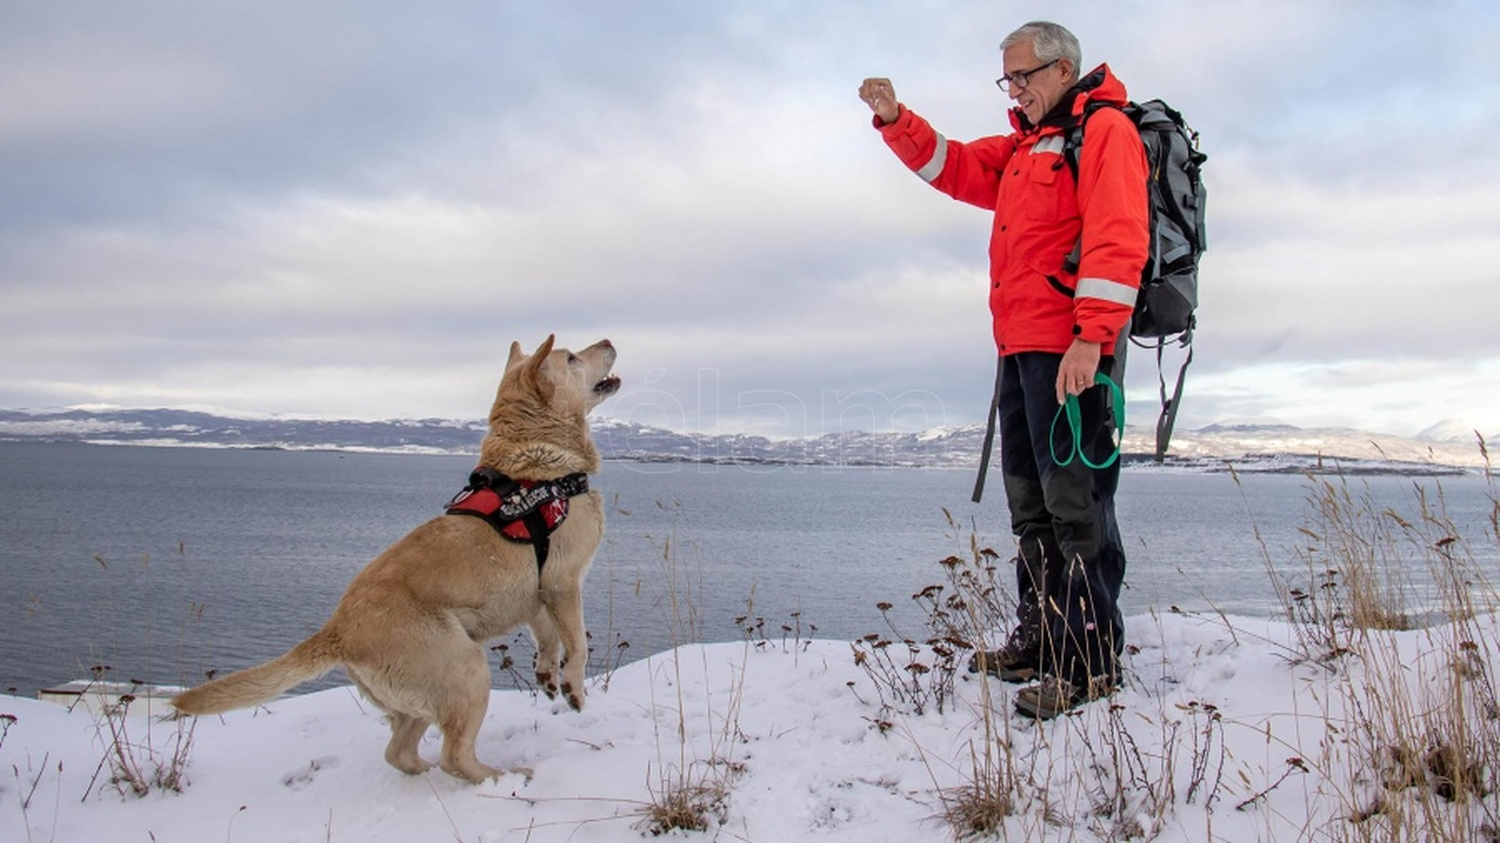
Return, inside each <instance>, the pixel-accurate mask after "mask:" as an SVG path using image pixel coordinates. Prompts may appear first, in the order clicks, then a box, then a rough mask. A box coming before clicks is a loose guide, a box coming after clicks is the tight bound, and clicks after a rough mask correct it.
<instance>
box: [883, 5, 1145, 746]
mask: <svg viewBox="0 0 1500 843" xmlns="http://www.w3.org/2000/svg"><path fill="white" fill-rule="evenodd" d="M1000 49H1001V52H1002V57H1003V62H1004V75H1003V76H1001V77H1000V78H999V79H997V80H996V83H997V84H998V85H999V86H1000V89H1001V90H1002V91H1004V92H1005V93H1006V94H1007V95H1009V97H1010V99H1011V100H1013V101H1014V103H1015V105H1014V107H1013V108H1012V109H1011V111H1010V122H1011V125H1012V127H1013V129H1014V131H1013V132H1012V133H1011V134H1008V135H997V136H994V137H986V138H981V139H979V140H975V141H971V142H969V143H960V142H958V141H952V140H948V139H946V138H944V137H943V136H942V135H941V134H939V133H938V132H936V131H935V130H934V129H933V128H932V127H931V126H930V125H929V124H928V123H927V121H925V120H923V119H922V118H921V117H919V116H917V115H916V114H915V113H913V112H912V111H911V110H909V109H907V108H906V107H905V106H904V105H902V104H901V103H899V102H898V101H897V99H896V94H895V91H894V89H893V88H892V87H891V82H890V80H889V79H878V78H877V79H866V80H865V81H864V84H862V85H861V86H860V91H859V94H860V98H861V99H863V100H864V101H865V102H866V103H867V104H868V105H869V106H870V109H871V110H872V111H873V112H874V113H875V120H874V122H875V126H876V128H878V129H879V130H880V133H881V135H882V136H883V138H884V139H885V142H886V143H887V144H888V145H889V146H890V148H891V150H892V151H894V152H895V153H896V155H897V156H898V157H899V158H900V159H901V160H902V162H903V163H905V164H906V166H907V167H909V168H910V169H911V170H912V171H913V172H915V173H916V174H917V175H919V176H921V177H922V178H923V179H924V180H926V181H927V182H928V183H929V184H931V185H932V186H933V187H935V188H937V189H938V190H940V191H942V192H943V193H946V194H948V195H949V196H951V197H953V198H954V199H958V200H960V201H963V202H967V203H970V204H972V205H977V206H979V207H981V208H984V209H986V210H989V211H991V212H993V213H994V215H995V217H994V224H993V228H992V229H991V233H990V250H989V254H990V288H989V299H990V312H991V315H992V316H993V325H994V336H995V344H996V346H997V347H998V349H999V358H1000V359H999V371H998V374H997V380H996V405H997V408H998V417H999V429H1000V464H1001V472H1002V475H1003V477H1004V482H1005V494H1006V499H1007V501H1008V504H1009V508H1010V518H1011V528H1012V531H1013V532H1014V533H1015V535H1016V539H1017V544H1018V549H1019V553H1018V555H1017V558H1016V581H1017V592H1018V597H1019V599H1018V603H1017V611H1016V614H1017V624H1016V627H1015V629H1014V630H1013V631H1012V632H1011V633H1010V636H1009V638H1008V640H1007V641H1006V643H1005V645H1004V646H1003V647H1001V648H1000V649H998V650H996V651H994V652H990V653H979V654H976V662H977V664H978V665H979V666H980V667H983V668H984V669H985V670H987V671H989V672H991V673H993V674H995V675H996V676H998V677H1000V678H1001V679H1004V680H1008V681H1026V680H1029V679H1031V678H1033V677H1040V680H1041V681H1039V682H1038V683H1036V684H1035V685H1031V686H1029V687H1026V688H1023V689H1021V690H1020V691H1019V692H1018V693H1017V694H1016V708H1017V710H1019V711H1020V712H1022V713H1023V714H1029V715H1033V716H1036V717H1041V718H1047V717H1052V716H1054V715H1056V714H1058V713H1060V712H1063V711H1066V710H1068V709H1070V708H1072V707H1074V706H1077V705H1080V704H1082V703H1085V702H1088V701H1090V700H1094V699H1098V698H1100V697H1103V696H1107V695H1109V694H1112V693H1113V692H1114V690H1115V688H1116V687H1117V685H1118V683H1119V681H1120V673H1119V670H1120V668H1119V655H1120V653H1121V652H1122V650H1123V647H1124V625H1123V623H1122V620H1121V617H1120V611H1119V609H1118V607H1117V605H1116V600H1117V599H1118V597H1119V593H1120V586H1121V583H1122V582H1123V580H1124V576H1125V553H1124V548H1123V547H1122V544H1121V541H1120V532H1119V527H1118V525H1117V524H1116V522H1115V510H1114V493H1115V487H1116V485H1117V483H1118V479H1119V474H1118V472H1119V464H1118V463H1114V464H1112V466H1111V467H1110V468H1107V469H1098V470H1096V469H1093V468H1090V467H1088V466H1086V465H1085V464H1084V461H1083V460H1079V459H1072V460H1069V459H1068V457H1067V456H1066V455H1068V454H1072V453H1073V451H1074V449H1075V447H1076V448H1077V449H1078V450H1079V451H1080V452H1081V453H1085V454H1089V455H1092V456H1094V457H1095V458H1096V459H1097V458H1099V457H1101V456H1102V455H1104V454H1107V453H1110V452H1111V451H1112V450H1113V448H1114V443H1113V435H1112V432H1113V428H1114V419H1113V415H1112V411H1111V409H1110V401H1109V396H1108V395H1106V390H1105V389H1104V388H1103V387H1095V386H1094V383H1095V378H1094V376H1095V373H1096V372H1104V373H1106V374H1108V373H1114V372H1115V368H1116V361H1117V359H1118V358H1119V357H1121V356H1122V354H1117V353H1116V349H1117V346H1116V342H1117V340H1118V339H1119V338H1120V337H1121V335H1122V333H1123V332H1124V331H1125V326H1126V324H1127V323H1128V322H1129V320H1130V315H1131V312H1132V309H1133V306H1134V303H1135V296H1136V292H1137V287H1138V286H1139V282H1140V276H1141V268H1142V266H1143V265H1144V263H1145V260H1146V255H1147V229H1148V205H1147V195H1146V160H1145V153H1144V151H1143V149H1142V146H1141V141H1140V136H1139V134H1138V133H1137V131H1136V129H1135V127H1134V126H1133V125H1132V123H1131V122H1130V120H1129V119H1128V118H1127V117H1126V116H1125V115H1124V114H1123V113H1121V111H1120V110H1119V108H1117V107H1116V108H1100V107H1098V105H1099V104H1104V105H1109V106H1122V105H1124V104H1125V102H1126V95H1125V87H1124V86H1123V85H1122V84H1121V83H1120V82H1119V81H1118V80H1117V79H1115V77H1114V76H1113V75H1112V74H1111V73H1110V70H1109V68H1108V66H1106V65H1100V66H1099V67H1097V68H1095V69H1094V70H1092V71H1090V72H1089V73H1088V75H1086V76H1083V77H1082V78H1080V76H1079V69H1080V68H1081V67H1082V64H1081V62H1082V53H1081V50H1080V49H1079V46H1078V39H1076V38H1075V37H1074V36H1073V34H1072V33H1070V32H1069V31H1068V30H1066V29H1064V28H1063V27H1061V26H1058V25H1057V24H1054V23H1046V22H1033V23H1028V24H1026V25H1025V26H1022V27H1021V28H1019V29H1017V30H1016V31H1015V32H1013V33H1011V34H1010V35H1009V36H1008V37H1006V39H1005V40H1004V41H1003V42H1001V44H1000ZM1085 119H1087V121H1088V125H1087V131H1085V132H1084V133H1083V145H1082V149H1081V150H1080V151H1079V154H1078V159H1077V168H1076V175H1075V170H1074V168H1073V167H1071V166H1069V165H1068V162H1066V161H1065V160H1064V156H1063V152H1064V140H1065V138H1066V135H1067V133H1068V132H1069V130H1071V129H1073V128H1074V127H1076V126H1078V125H1079V124H1080V122H1081V121H1083V120H1085ZM1075 250H1076V254H1075ZM1123 348H1124V345H1123V344H1121V345H1120V346H1119V349H1120V351H1121V352H1123ZM1070 395H1072V396H1077V397H1078V401H1079V404H1080V410H1081V418H1082V426H1081V430H1080V432H1079V433H1078V434H1077V438H1078V441H1077V442H1074V441H1073V438H1072V435H1071V434H1069V433H1068V432H1067V428H1068V425H1066V424H1059V425H1057V426H1056V428H1055V430H1054V426H1053V421H1054V418H1055V416H1056V415H1057V412H1058V408H1059V405H1061V404H1062V403H1064V401H1065V400H1066V398H1067V396H1070Z"/></svg>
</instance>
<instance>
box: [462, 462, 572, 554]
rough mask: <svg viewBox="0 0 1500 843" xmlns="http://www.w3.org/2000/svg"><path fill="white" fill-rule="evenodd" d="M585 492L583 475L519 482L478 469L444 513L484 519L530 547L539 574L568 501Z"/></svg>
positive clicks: (508, 538) (494, 472)
mask: <svg viewBox="0 0 1500 843" xmlns="http://www.w3.org/2000/svg"><path fill="white" fill-rule="evenodd" d="M588 490H589V478H588V475H587V474H584V473H582V472H579V473H576V474H569V475H567V476H566V477H559V478H557V479H555V480H540V481H518V480H513V479H511V478H510V477H507V476H505V475H504V474H501V473H500V472H498V471H496V470H494V469H492V468H486V467H480V468H476V469H474V471H473V472H472V473H470V474H469V483H468V485H467V486H465V487H464V488H463V491H461V492H459V493H458V494H457V495H454V496H453V499H452V500H450V501H448V505H447V507H446V512H447V513H448V514H449V515H473V516H476V517H478V518H483V519H484V520H485V521H487V522H489V525H490V526H491V527H494V528H495V531H496V532H498V533H499V534H500V535H501V537H503V538H505V539H507V540H509V541H513V542H522V543H525V544H529V545H531V547H532V552H534V553H535V554H536V567H537V570H538V571H541V569H542V566H543V565H545V564H546V563H547V553H548V551H549V549H550V548H551V544H552V532H553V531H554V530H556V529H557V527H558V525H559V524H561V523H562V522H563V520H564V519H566V518H567V517H568V499H569V498H572V497H576V496H578V495H581V494H584V493H585V492H587V491H588Z"/></svg>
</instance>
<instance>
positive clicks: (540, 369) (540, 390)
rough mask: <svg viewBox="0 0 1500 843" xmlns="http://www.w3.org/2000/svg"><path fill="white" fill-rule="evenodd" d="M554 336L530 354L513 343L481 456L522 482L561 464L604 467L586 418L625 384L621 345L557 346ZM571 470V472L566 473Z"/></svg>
mask: <svg viewBox="0 0 1500 843" xmlns="http://www.w3.org/2000/svg"><path fill="white" fill-rule="evenodd" d="M555 342H556V337H555V336H549V337H547V339H546V340H545V341H544V342H543V343H542V344H541V345H540V346H538V347H537V349H536V350H535V351H533V352H532V353H530V354H527V353H525V352H524V351H523V350H522V349H521V344H520V343H518V342H513V343H511V344H510V359H509V360H508V361H507V362H506V364H505V376H504V377H502V378H501V379H500V389H499V391H498V392H497V393H496V395H495V404H494V406H493V407H492V408H491V409H490V419H489V421H490V432H489V435H488V436H486V437H485V440H484V443H483V445H482V454H481V461H482V462H483V463H484V464H486V465H489V466H490V467H493V468H496V469H498V470H500V471H503V472H505V473H507V474H510V475H511V476H512V477H516V478H518V479H522V478H530V477H533V476H538V475H539V474H540V475H547V474H549V473H550V472H551V471H552V470H553V469H554V468H560V467H563V466H567V467H568V468H569V470H571V471H587V472H593V471H597V470H598V463H599V457H598V453H597V452H596V451H595V450H594V445H593V442H591V441H590V440H589V436H588V423H587V422H586V421H585V419H584V417H585V416H586V415H587V414H588V412H589V411H590V410H592V409H594V408H595V407H597V406H598V405H599V403H600V402H602V401H603V400H604V399H606V398H608V397H609V396H611V395H614V394H615V393H616V392H617V391H619V389H620V379H619V378H618V377H616V376H615V375H613V374H611V373H610V369H611V368H612V367H613V366H614V364H615V347H614V345H613V344H612V343H610V341H609V340H600V341H598V342H596V343H594V344H593V345H591V346H589V347H588V348H585V349H583V350H582V351H576V352H575V351H569V350H568V349H566V348H556V347H554V346H555ZM563 473H567V472H563Z"/></svg>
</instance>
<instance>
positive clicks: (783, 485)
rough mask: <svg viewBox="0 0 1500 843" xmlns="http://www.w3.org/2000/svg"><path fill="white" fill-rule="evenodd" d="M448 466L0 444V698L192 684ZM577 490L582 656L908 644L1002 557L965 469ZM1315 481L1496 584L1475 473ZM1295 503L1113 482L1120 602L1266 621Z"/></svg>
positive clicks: (1283, 480)
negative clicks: (1409, 526)
mask: <svg viewBox="0 0 1500 843" xmlns="http://www.w3.org/2000/svg"><path fill="white" fill-rule="evenodd" d="M472 467H473V458H472V457H468V456H418V455H390V454H360V453H338V452H292V451H270V450H208V449H190V448H150V447H135V446H92V445H73V444H34V443H0V692H10V693H19V694H24V695H31V694H34V693H35V692H36V691H37V690H38V689H39V688H40V687H42V686H45V685H49V684H55V683H60V682H63V681H67V680H70V679H76V678H86V677H87V676H88V675H89V673H88V671H89V668H90V667H91V666H94V665H108V666H109V667H110V668H111V671H110V673H109V678H112V679H116V680H131V679H139V680H143V681H148V682H156V683H164V684H177V683H182V684H193V683H196V682H197V681H199V679H200V678H201V676H202V674H203V671H204V670H206V669H217V670H221V671H223V670H232V669H238V668H241V667H246V666H249V665H251V664H254V663H258V662H260V661H263V660H265V659H267V658H270V657H272V656H275V655H278V654H280V653H281V652H283V651H285V650H286V649H287V648H289V647H290V646H292V645H293V644H295V643H296V642H298V641H299V640H301V639H302V638H303V637H305V636H306V635H308V634H309V633H311V632H312V631H314V630H315V629H317V627H318V626H319V625H320V624H321V623H322V622H323V621H324V620H325V619H326V618H327V617H328V614H329V612H330V611H331V610H332V609H333V607H334V605H335V604H336V603H337V602H338V599H339V596H340V594H342V592H343V589H344V587H345V586H346V585H347V584H348V582H349V580H350V579H351V578H352V577H353V576H354V574H355V573H356V572H357V571H358V570H359V569H360V568H361V567H363V566H364V565H365V564H366V563H367V562H368V561H369V560H370V559H372V558H374V556H375V555H377V554H378V553H379V552H380V551H381V550H383V549H384V548H385V547H386V546H388V545H389V544H390V543H391V542H393V541H395V540H396V539H398V538H400V537H401V536H402V535H403V534H404V533H406V532H407V531H408V530H410V529H411V528H412V527H414V526H416V525H417V524H419V523H421V522H422V521H425V520H426V519H428V518H431V517H433V516H436V515H439V514H440V513H441V511H442V506H443V504H444V503H445V502H446V501H447V500H448V499H449V498H450V497H451V496H452V495H453V494H454V493H455V492H457V491H458V490H459V489H460V488H461V487H462V485H463V483H464V481H465V479H466V477H467V475H468V472H469V470H470V469H471V468H472ZM592 482H593V485H594V487H595V488H596V489H598V490H600V491H601V492H602V493H603V494H604V496H605V501H606V511H607V513H608V522H609V523H608V527H607V529H606V538H605V542H604V544H603V545H602V546H601V547H600V549H599V552H598V554H597V556H596V557H595V560H594V566H593V568H592V570H591V572H590V574H589V578H588V580H587V582H586V584H585V601H586V607H587V608H586V611H587V618H588V624H589V629H590V632H591V635H592V642H593V646H594V648H595V650H596V654H595V656H594V663H595V664H600V665H602V664H604V663H605V659H606V656H605V654H606V653H610V654H612V655H611V656H610V657H609V658H611V659H620V658H623V659H624V660H627V661H628V660H633V659H636V658H641V657H644V656H647V655H650V654H651V653H654V652H659V651H661V650H665V649H667V648H670V647H672V646H673V645H674V644H678V643H686V642H689V641H695V640H702V641H726V640H736V639H738V638H740V637H741V636H742V635H744V633H743V632H742V627H743V626H744V625H748V624H753V623H755V620H754V619H755V618H764V626H763V627H762V628H761V629H760V630H759V631H757V632H755V633H754V634H753V636H754V637H755V638H756V639H760V638H768V639H770V640H771V641H772V642H774V643H775V645H777V646H779V645H780V642H781V640H782V639H783V637H785V638H786V639H787V640H788V642H789V643H792V642H794V641H795V638H796V637H797V636H798V635H799V634H800V635H801V636H802V637H803V638H806V637H819V638H835V639H853V638H856V637H859V636H862V635H865V634H868V633H872V632H888V631H889V628H888V627H887V625H886V623H887V622H886V619H885V618H884V617H883V616H882V614H881V612H880V611H879V610H878V609H877V608H876V605H877V604H878V603H881V602H882V601H885V602H889V603H891V604H893V608H892V609H891V610H890V612H889V615H890V617H891V618H892V619H893V620H894V623H895V625H896V626H897V627H898V628H899V631H900V633H902V634H904V635H908V636H911V637H915V638H922V637H925V630H924V629H923V628H922V623H921V620H922V615H921V613H920V612H918V611H917V610H916V609H915V607H914V604H913V602H912V601H911V599H910V596H911V595H912V594H913V593H915V592H917V591H919V590H921V589H922V588H924V587H925V586H927V585H930V584H933V583H937V582H941V581H942V579H943V573H942V569H941V567H940V566H939V565H938V564H937V563H938V560H940V559H943V558H944V557H947V556H949V555H953V554H957V555H962V556H966V555H967V554H968V548H969V544H970V539H971V533H972V534H973V535H974V536H976V537H977V540H978V541H979V543H980V545H981V546H988V547H993V548H994V549H995V550H996V551H998V552H1000V553H1001V554H1002V555H1003V557H1004V558H1008V557H1009V555H1010V553H1011V548H1012V547H1013V545H1012V542H1011V540H1010V538H1009V531H1008V528H1007V521H1006V517H1005V514H1004V501H1003V494H1002V492H1001V490H1000V489H999V484H998V478H993V479H992V482H991V483H990V491H989V493H988V495H987V498H986V500H985V501H984V503H982V504H978V505H976V504H972V503H970V502H969V493H970V489H971V486H972V483H973V474H972V472H969V471H954V470H931V469H895V468H847V467H786V466H783V467H769V466H727V465H718V466H716V465H693V464H680V463H666V464H657V463H649V464H647V463H623V462H621V463H607V464H606V465H605V466H604V468H603V470H602V471H601V472H600V473H599V475H597V476H596V477H594V478H593V479H592ZM1335 482H1343V483H1345V484H1347V486H1348V489H1349V492H1350V493H1351V494H1352V495H1354V496H1356V497H1359V496H1361V495H1365V494H1368V495H1369V496H1371V497H1372V498H1373V499H1374V500H1375V501H1376V502H1377V503H1379V505H1381V506H1391V507H1393V508H1395V509H1396V511H1398V512H1403V513H1411V512H1414V511H1415V509H1416V505H1415V503H1414V502H1415V491H1414V490H1415V489H1416V488H1418V487H1421V488H1423V489H1425V490H1427V492H1428V494H1429V496H1430V497H1436V494H1437V493H1438V491H1439V487H1441V493H1442V497H1443V500H1444V502H1445V505H1446V507H1447V511H1448V514H1449V516H1450V517H1451V518H1452V519H1453V520H1454V521H1455V522H1456V523H1457V524H1458V525H1459V526H1460V527H1461V528H1462V531H1463V534H1464V535H1465V536H1467V537H1470V538H1472V539H1473V540H1474V545H1475V547H1474V549H1475V551H1476V554H1477V555H1480V556H1481V557H1482V558H1483V559H1484V560H1485V564H1487V565H1489V566H1490V570H1491V572H1492V573H1491V574H1490V581H1491V582H1497V581H1500V577H1495V576H1494V574H1493V566H1494V559H1495V547H1494V544H1493V542H1492V541H1491V542H1487V541H1485V540H1484V536H1485V535H1486V530H1487V528H1488V518H1489V515H1490V512H1491V506H1492V505H1491V503H1490V501H1489V498H1488V486H1487V485H1486V483H1485V480H1484V479H1483V478H1481V477H1476V476H1463V477H1446V478H1443V479H1441V480H1437V479H1433V478H1420V479H1413V478H1403V477H1390V476H1375V477H1358V478H1350V479H1348V480H1346V481H1335ZM1311 489H1312V483H1311V481H1309V480H1308V479H1307V478H1305V477H1302V476H1298V475H1248V476H1242V477H1240V478H1239V480H1238V481H1236V479H1235V478H1233V477H1231V476H1230V475H1228V474H1189V473H1158V472H1151V471H1127V472H1126V473H1125V474H1124V476H1123V478H1122V480H1121V491H1120V497H1119V504H1118V507H1119V515H1120V522H1121V527H1122V532H1123V533H1124V536H1125V543H1126V549H1127V553H1128V554H1129V558H1130V564H1129V570H1128V572H1127V584H1126V585H1127V589H1126V592H1125V593H1124V595H1123V596H1122V600H1121V603H1122V610H1123V611H1124V612H1125V613H1126V614H1127V615H1142V614H1147V613H1149V612H1153V611H1155V612H1166V611H1170V610H1171V609H1172V607H1178V608H1180V609H1182V610H1187V611H1196V610H1208V609H1218V610H1221V611H1225V612H1230V613H1238V614H1252V615H1267V614H1270V613H1272V612H1275V611H1276V610H1277V609H1278V607H1279V602H1278V600H1277V597H1276V591H1275V588H1274V586H1273V583H1272V575H1271V573H1270V572H1269V570H1268V560H1269V562H1270V563H1271V565H1272V566H1274V567H1276V568H1277V569H1280V570H1283V571H1285V572H1287V575H1289V576H1293V577H1297V576H1300V577H1302V578H1303V579H1304V580H1305V579H1306V573H1307V572H1306V567H1307V566H1306V564H1305V563H1304V562H1303V561H1301V559H1300V558H1299V557H1298V556H1297V554H1296V552H1295V551H1296V548H1298V547H1301V546H1305V545H1306V544H1307V541H1308V540H1307V537H1306V536H1304V535H1302V534H1301V533H1300V532H1299V528H1300V527H1302V526H1303V525H1304V524H1305V523H1306V521H1307V513H1308V508H1307V498H1308V495H1309V493H1310V490H1311ZM945 509H946V510H947V512H948V513H951V515H952V517H953V519H954V520H955V521H956V522H957V525H958V526H957V528H954V527H953V526H950V524H949V521H948V519H947V517H946V516H945V514H944V510H945ZM1003 580H1004V581H1005V582H1006V583H1009V582H1010V577H1009V573H1008V571H1007V572H1006V573H1005V576H1004V577H1003ZM742 616H748V618H749V620H746V621H738V622H737V620H736V619H737V618H740V617H742ZM783 627H785V629H783ZM510 640H511V639H504V640H501V641H497V642H494V643H502V644H503V643H507V642H508V641H510ZM622 642H623V643H624V644H626V645H628V646H627V647H622V646H620V645H621V643H622ZM518 650H519V652H528V653H529V650H528V649H526V648H518ZM499 659H500V656H499V655H496V656H495V657H494V659H493V660H492V661H493V662H494V663H495V664H496V665H498V664H499ZM344 681H345V679H344V677H343V675H342V674H341V673H335V674H332V675H331V676H330V677H328V678H326V679H325V680H322V681H321V682H319V683H310V684H308V685H305V686H303V688H302V690H312V689H315V688H319V687H328V686H329V685H331V684H336V683H342V682H344ZM504 682H505V675H504V672H503V671H498V672H497V683H498V684H504ZM11 689H14V690H11Z"/></svg>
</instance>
